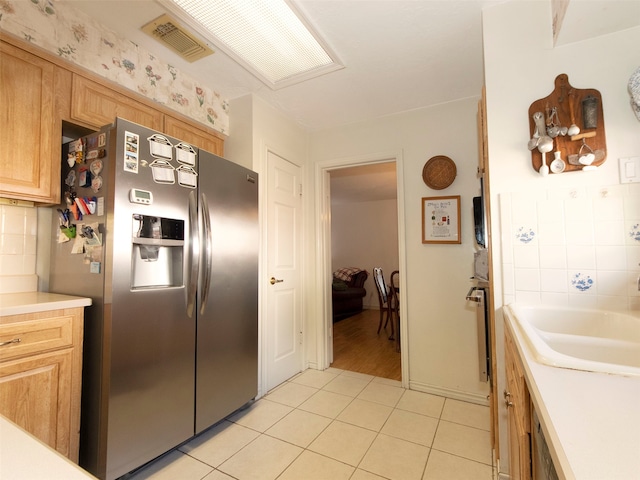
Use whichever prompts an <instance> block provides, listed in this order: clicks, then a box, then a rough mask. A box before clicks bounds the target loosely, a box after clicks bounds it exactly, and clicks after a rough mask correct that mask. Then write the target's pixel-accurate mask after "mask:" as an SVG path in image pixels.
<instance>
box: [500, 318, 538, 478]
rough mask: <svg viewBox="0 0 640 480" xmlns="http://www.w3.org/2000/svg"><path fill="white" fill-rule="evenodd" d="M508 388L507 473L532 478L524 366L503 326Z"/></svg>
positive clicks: (529, 424)
mask: <svg viewBox="0 0 640 480" xmlns="http://www.w3.org/2000/svg"><path fill="white" fill-rule="evenodd" d="M504 343H505V368H506V378H507V388H506V390H505V391H504V399H505V403H506V405H507V412H508V416H509V475H510V478H511V479H512V480H531V478H532V469H531V414H530V412H531V399H530V396H529V390H528V388H527V383H526V381H525V377H524V369H523V367H522V363H521V361H520V358H519V357H518V352H517V350H516V346H515V344H514V342H513V338H512V337H511V334H510V332H509V330H505V342H504Z"/></svg>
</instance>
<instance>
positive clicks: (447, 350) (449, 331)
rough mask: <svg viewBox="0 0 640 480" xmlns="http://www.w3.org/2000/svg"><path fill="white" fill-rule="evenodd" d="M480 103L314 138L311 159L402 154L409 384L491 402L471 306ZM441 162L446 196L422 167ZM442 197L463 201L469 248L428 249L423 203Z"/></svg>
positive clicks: (423, 111)
mask: <svg viewBox="0 0 640 480" xmlns="http://www.w3.org/2000/svg"><path fill="white" fill-rule="evenodd" d="M479 94H480V92H478V95H479ZM478 98H479V97H478ZM478 98H470V99H464V100H460V101H456V102H451V103H447V104H443V105H438V106H435V107H432V108H425V109H420V110H415V111H411V112H407V113H403V114H399V115H393V116H389V117H384V118H377V119H371V120H368V121H366V122H362V123H358V124H354V125H348V126H342V127H339V128H333V129H328V130H324V131H321V132H315V133H312V134H311V138H310V150H309V152H310V160H311V162H313V163H322V162H330V161H336V162H337V161H339V160H340V159H353V158H363V157H368V158H375V157H376V156H378V158H389V154H388V152H398V155H399V156H400V157H401V158H400V159H399V161H400V163H401V164H402V168H401V169H399V170H398V172H399V174H402V175H403V178H402V182H403V184H404V191H399V192H398V196H399V203H404V208H405V210H404V215H405V217H404V218H402V219H401V223H404V225H405V232H404V234H405V238H406V242H405V244H404V245H400V246H399V248H400V249H403V250H404V252H405V254H406V266H405V265H402V255H401V256H400V258H401V260H400V265H399V266H400V269H401V270H402V269H403V268H406V272H405V276H406V277H405V278H406V282H407V289H406V298H407V305H406V308H405V309H404V312H406V319H407V322H408V328H407V334H408V338H409V340H408V344H407V345H406V348H407V352H406V353H407V354H408V359H409V365H408V373H409V378H408V379H404V380H407V381H408V384H409V385H410V386H411V388H414V389H417V390H423V391H429V392H434V393H440V394H445V395H449V396H452V397H457V398H464V399H467V400H471V401H477V402H486V395H487V393H488V387H487V384H486V383H482V382H480V381H479V379H478V359H477V337H476V326H475V309H474V307H472V306H470V305H468V304H467V302H466V301H465V294H466V293H467V290H468V289H469V287H470V285H471V284H470V281H469V277H470V276H471V275H472V264H473V252H474V249H475V247H474V240H473V220H472V197H473V196H475V195H478V193H479V181H478V179H477V178H476V169H477V158H478V156H477V136H476V112H477V102H478ZM380 152H384V153H380ZM435 155H447V156H449V157H451V158H452V159H453V160H454V161H455V162H456V165H457V172H458V174H457V177H456V179H455V181H454V182H453V184H452V185H451V186H450V187H448V188H446V189H444V190H440V191H436V190H431V189H430V188H428V187H427V186H426V185H425V184H424V182H423V181H422V168H423V166H424V164H425V162H426V161H427V160H428V159H429V158H431V157H432V156H435ZM345 161H350V160H345ZM443 195H460V196H461V199H462V201H461V210H462V215H461V225H462V243H461V244H460V245H434V244H429V245H425V244H422V232H421V229H422V222H421V198H422V197H429V196H443ZM313 235H319V232H315V231H314V232H313ZM403 288H404V286H403ZM317 315H320V313H318V314H317Z"/></svg>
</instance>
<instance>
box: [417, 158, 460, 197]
mask: <svg viewBox="0 0 640 480" xmlns="http://www.w3.org/2000/svg"><path fill="white" fill-rule="evenodd" d="M456 173H457V170H456V164H455V163H454V161H453V160H451V159H450V158H449V157H445V156H444V155H436V156H435V157H431V158H430V159H429V160H427V163H425V164H424V168H423V169H422V180H424V183H426V184H427V187H429V188H433V189H434V190H442V189H443V188H447V187H448V186H449V185H451V184H452V183H453V181H454V180H455V178H456Z"/></svg>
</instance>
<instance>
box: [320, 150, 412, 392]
mask: <svg viewBox="0 0 640 480" xmlns="http://www.w3.org/2000/svg"><path fill="white" fill-rule="evenodd" d="M385 162H395V164H396V187H397V192H398V195H397V205H398V262H399V265H398V267H399V270H400V275H399V276H400V284H401V285H407V282H406V279H407V276H406V275H407V268H406V266H407V262H406V240H405V231H406V228H405V215H404V160H403V155H402V151H398V152H391V153H376V154H368V155H363V156H357V157H347V158H339V159H333V160H325V161H321V162H317V163H316V166H315V194H316V199H315V200H316V201H315V208H316V212H315V219H316V222H315V223H316V232H317V238H318V243H317V244H316V259H315V262H316V268H315V271H316V279H315V280H316V285H318V286H319V288H318V289H317V290H316V291H317V297H316V305H317V306H318V309H317V318H318V319H319V320H318V322H317V323H316V325H317V331H316V339H317V345H316V349H317V350H316V351H317V354H318V356H317V359H318V368H319V369H320V370H324V369H325V368H329V366H330V365H331V362H332V361H333V321H332V320H333V319H332V316H331V281H330V280H331V276H332V271H331V190H330V181H329V180H330V179H329V172H330V171H331V170H339V169H341V168H346V167H358V166H364V165H372V164H375V163H385ZM400 304H401V305H408V304H407V289H406V288H401V289H400ZM407 310H408V309H406V308H405V310H404V312H405V314H404V315H402V316H401V317H400V342H401V344H402V349H401V351H400V362H401V369H402V386H403V387H405V388H407V387H408V386H409V342H408V335H407V325H408V318H407V317H408V315H407V314H406V313H407Z"/></svg>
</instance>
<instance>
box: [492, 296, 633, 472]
mask: <svg viewBox="0 0 640 480" xmlns="http://www.w3.org/2000/svg"><path fill="white" fill-rule="evenodd" d="M504 313H505V315H504V319H505V328H508V329H509V330H510V331H511V333H513V335H514V339H515V343H516V346H517V348H518V351H519V353H520V356H521V358H522V360H523V364H524V369H525V376H526V379H527V385H528V387H529V391H530V394H531V400H532V402H533V404H534V408H535V410H536V412H537V413H538V417H539V418H540V422H541V423H542V424H543V433H544V434H545V438H546V440H547V443H548V444H549V450H550V452H551V456H552V458H553V460H554V464H555V466H556V470H557V471H558V475H559V477H560V478H561V479H562V478H565V479H567V480H574V479H575V480H618V479H619V480H633V479H640V377H632V376H629V377H624V376H620V375H608V374H605V373H595V372H585V371H580V370H569V369H566V368H557V367H550V366H547V365H543V364H541V363H538V362H536V361H535V360H534V357H533V352H532V351H531V350H530V347H529V345H528V343H527V342H526V340H525V338H524V337H523V334H522V333H521V332H520V329H519V327H518V326H517V325H516V324H515V320H514V319H512V318H511V317H510V312H509V307H508V306H507V307H505V308H504Z"/></svg>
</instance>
